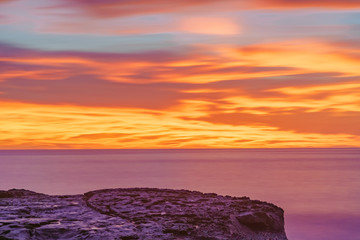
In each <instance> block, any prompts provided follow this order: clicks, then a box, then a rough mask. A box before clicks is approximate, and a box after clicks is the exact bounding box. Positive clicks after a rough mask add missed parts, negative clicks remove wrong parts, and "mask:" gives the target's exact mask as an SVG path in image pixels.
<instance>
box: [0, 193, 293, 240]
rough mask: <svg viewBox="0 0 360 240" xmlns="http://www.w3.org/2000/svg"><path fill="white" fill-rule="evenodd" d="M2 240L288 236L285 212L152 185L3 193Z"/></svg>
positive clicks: (274, 239) (243, 200) (244, 239)
mask: <svg viewBox="0 0 360 240" xmlns="http://www.w3.org/2000/svg"><path fill="white" fill-rule="evenodd" d="M0 196H2V197H1V199H0V235H1V237H2V238H0V240H1V239H20V240H22V239H24V240H25V239H36V240H41V239H90V240H97V239H104V240H106V239H124V240H127V239H128V240H130V239H141V240H153V239H159V240H165V239H169V240H170V239H183V240H193V239H199V240H201V239H203V240H225V239H231V240H237V239H238V240H250V239H251V240H262V239H264V240H265V239H272V240H285V239H287V238H286V235H285V232H284V218H283V210H282V209H281V208H279V207H277V206H275V205H273V204H270V203H265V202H260V201H252V200H250V199H249V198H247V197H242V198H236V197H230V196H220V195H217V194H213V193H211V194H203V193H200V192H192V191H187V190H170V189H154V188H130V189H105V190H98V191H91V192H88V193H85V194H84V195H73V196H71V195H68V196H48V195H44V194H38V193H34V192H31V191H27V190H16V189H12V190H9V191H0Z"/></svg>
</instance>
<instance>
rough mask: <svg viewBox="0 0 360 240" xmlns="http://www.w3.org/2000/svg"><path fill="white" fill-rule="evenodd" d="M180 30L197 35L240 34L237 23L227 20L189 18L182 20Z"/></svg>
mask: <svg viewBox="0 0 360 240" xmlns="http://www.w3.org/2000/svg"><path fill="white" fill-rule="evenodd" d="M180 30H182V31H184V32H189V33H196V34H212V35H235V34H238V33H240V29H239V27H238V25H237V24H236V23H234V22H233V21H231V20H230V19H226V18H210V17H206V18H205V17H189V18H185V19H182V21H181V22H180Z"/></svg>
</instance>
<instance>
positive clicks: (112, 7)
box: [0, 0, 360, 149]
mask: <svg viewBox="0 0 360 240" xmlns="http://www.w3.org/2000/svg"><path fill="white" fill-rule="evenodd" d="M278 147H360V1H359V0H343V1H338V0H336V1H335V0H328V1H324V0H252V1H250V0H249V1H239V0H221V1H219V0H218V1H216V0H196V1H195V0H181V1H180V0H172V1H169V0H117V1H116V0H51V1H49V0H0V148H1V149H33V148H36V149H48V148H49V149H52V148H278Z"/></svg>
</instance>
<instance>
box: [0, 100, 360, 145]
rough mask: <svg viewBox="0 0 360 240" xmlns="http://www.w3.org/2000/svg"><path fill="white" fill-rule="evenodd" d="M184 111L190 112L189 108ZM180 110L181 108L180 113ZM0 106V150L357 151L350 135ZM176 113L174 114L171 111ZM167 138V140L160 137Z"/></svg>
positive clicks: (137, 113) (123, 112)
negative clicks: (333, 148) (351, 148)
mask: <svg viewBox="0 0 360 240" xmlns="http://www.w3.org/2000/svg"><path fill="white" fill-rule="evenodd" d="M188 107H189V106H188ZM181 108H182V107H181ZM181 108H180V109H177V111H160V112H159V111H157V112H153V111H148V110H145V111H144V110H139V109H114V108H93V107H92V108H88V107H79V106H64V105H63V106H61V105H58V106H56V107H54V106H52V105H36V104H24V103H15V102H13V103H11V102H2V103H1V104H0V112H1V114H2V116H5V117H2V118H1V119H0V124H1V126H2V129H4V130H2V134H1V135H0V142H1V148H2V149H17V148H64V147H65V148H144V146H145V147H146V148H173V147H176V148H194V147H195V148H196V147H220V148H236V147H294V146H299V145H300V146H303V147H306V146H307V147H309V146H311V147H324V146H327V147H329V146H339V143H341V145H342V146H345V145H346V146H359V144H360V138H359V137H355V136H353V135H349V134H319V133H295V132H292V131H288V130H279V129H276V128H274V127H268V126H265V125H257V126H256V125H251V124H250V125H239V126H234V125H232V124H231V125H229V124H222V123H211V122H205V121H199V120H185V119H183V117H181V116H188V117H190V116H191V115H192V113H189V112H185V111H183V112H184V114H181V112H179V110H182V109H181ZM174 110H175V109H174ZM164 133H166V134H164Z"/></svg>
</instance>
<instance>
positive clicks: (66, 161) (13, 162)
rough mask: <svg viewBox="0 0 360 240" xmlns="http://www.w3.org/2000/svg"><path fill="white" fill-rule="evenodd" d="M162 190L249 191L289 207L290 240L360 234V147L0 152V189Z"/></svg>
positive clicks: (348, 239) (347, 239)
mask: <svg viewBox="0 0 360 240" xmlns="http://www.w3.org/2000/svg"><path fill="white" fill-rule="evenodd" d="M118 187H157V188H173V189H189V190H198V191H202V192H215V193H218V194H222V195H233V196H249V197H250V198H252V199H259V200H262V201H267V202H272V203H274V204H276V205H278V206H280V207H282V208H283V209H284V210H285V223H286V226H285V227H286V233H287V235H288V237H289V239H290V240H335V239H336V240H339V239H344V240H358V239H360V149H241V150H235V149H228V150H214V149H211V150H210V149H209V150H24V151H0V189H3V190H7V189H10V188H25V189H29V190H33V191H37V192H42V193H47V194H77V193H84V192H86V191H90V190H95V189H102V188H118Z"/></svg>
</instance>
